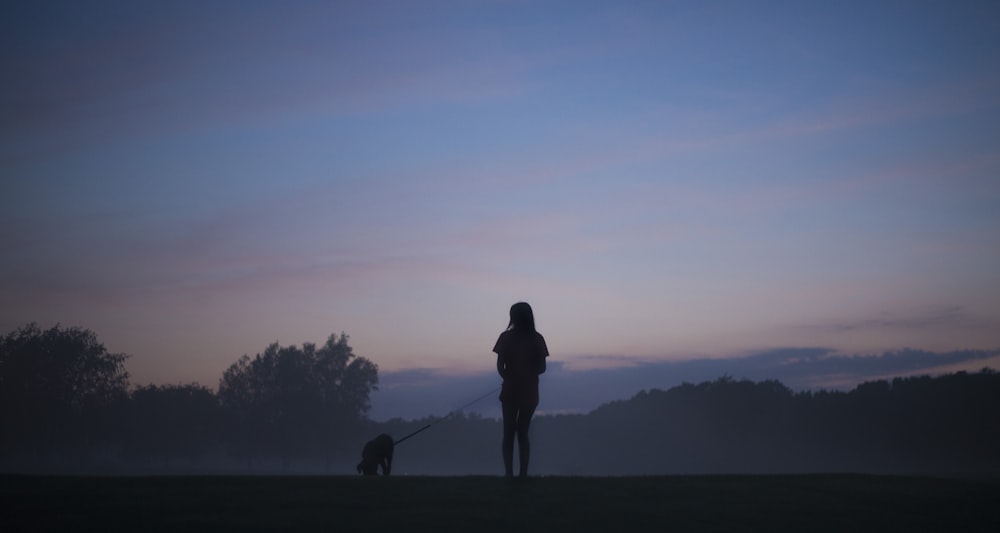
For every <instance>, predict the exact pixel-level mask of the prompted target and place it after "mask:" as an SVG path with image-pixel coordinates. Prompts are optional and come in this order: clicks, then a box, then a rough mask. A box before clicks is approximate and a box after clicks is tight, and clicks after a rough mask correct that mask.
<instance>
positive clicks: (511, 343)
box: [493, 328, 549, 478]
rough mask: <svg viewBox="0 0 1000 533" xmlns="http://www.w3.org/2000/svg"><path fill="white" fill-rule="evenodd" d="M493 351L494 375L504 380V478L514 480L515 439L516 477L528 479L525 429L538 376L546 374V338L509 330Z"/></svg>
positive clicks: (533, 405) (535, 402) (528, 450)
mask: <svg viewBox="0 0 1000 533" xmlns="http://www.w3.org/2000/svg"><path fill="white" fill-rule="evenodd" d="M493 351H494V352H496V354H497V372H499V373H500V375H501V376H503V386H502V387H501V388H500V402H501V404H502V407H503V444H502V447H501V451H502V452H503V465H504V472H505V474H506V476H507V477H508V478H509V477H513V476H514V439H515V437H516V438H517V450H518V459H519V463H520V470H519V475H520V477H526V476H527V475H528V459H529V457H530V453H531V445H530V444H529V441H528V429H529V426H530V424H531V416H532V415H533V414H534V413H535V408H536V407H537V406H538V375H539V374H541V373H542V372H545V358H546V357H548V356H549V349H548V347H547V346H546V345H545V338H544V337H542V335H541V334H540V333H538V332H535V331H531V330H518V329H516V328H515V329H511V330H507V331H504V332H503V333H501V334H500V338H498V339H497V342H496V344H495V345H494V346H493Z"/></svg>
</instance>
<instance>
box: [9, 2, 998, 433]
mask: <svg viewBox="0 0 1000 533" xmlns="http://www.w3.org/2000/svg"><path fill="white" fill-rule="evenodd" d="M4 12H5V14H4V17H3V20H2V21H0V30H2V31H0V42H2V44H3V46H2V47H0V65H2V68H3V72H4V80H5V81H4V82H3V83H2V84H0V95H2V98H0V250H2V252H0V253H2V261H0V301H2V302H3V305H2V308H0V332H3V333H6V332H10V331H13V330H14V329H16V328H17V327H19V326H21V325H24V324H26V323H29V322H37V323H38V324H39V325H40V326H42V327H50V326H52V325H55V324H62V325H63V326H80V327H84V328H88V329H91V330H93V331H95V332H96V333H97V334H98V336H99V339H100V340H101V341H102V342H103V343H104V344H105V346H106V347H107V348H108V349H109V350H111V351H113V352H124V353H127V354H129V355H130V356H131V357H130V358H129V359H128V361H127V363H126V367H127V369H128V371H129V373H130V374H131V381H132V382H133V383H136V384H146V383H188V382H198V383H201V384H204V385H207V386H209V387H213V388H214V387H215V386H216V385H217V383H218V379H219V378H220V377H221V375H222V372H223V371H224V370H225V369H226V368H227V367H228V366H229V365H230V364H232V363H234V362H235V361H236V360H237V359H238V358H239V357H240V356H242V355H244V354H249V355H251V356H252V355H254V354H256V353H259V352H262V351H263V350H264V348H265V347H266V346H267V345H268V344H270V343H273V342H279V343H281V344H282V345H290V344H301V343H304V342H313V343H322V342H323V341H325V339H326V338H327V337H328V336H329V335H331V334H339V333H340V332H345V333H347V334H348V335H349V337H350V341H349V342H350V344H351V346H352V347H353V348H354V351H355V353H356V354H357V355H359V356H362V357H365V358H368V359H370V360H372V361H373V362H375V363H376V364H377V365H378V366H379V369H380V376H381V378H382V383H383V386H382V389H381V390H380V391H379V392H376V393H374V394H373V397H372V398H373V400H372V401H373V412H378V413H379V416H381V417H383V418H386V417H390V416H394V415H398V414H400V413H407V414H415V413H413V412H412V409H411V410H409V411H408V410H406V405H407V404H408V403H409V404H413V405H416V403H415V400H414V398H415V396H416V395H421V397H422V398H423V399H425V400H427V401H431V399H433V400H434V401H436V402H438V404H439V406H438V407H434V405H438V404H433V403H420V404H419V405H420V406H421V408H427V409H432V408H435V409H439V411H438V412H441V411H440V409H444V407H443V406H450V407H455V406H457V405H461V403H462V401H464V400H465V399H469V398H470V397H475V396H477V395H478V393H479V392H485V391H487V390H489V387H491V386H496V385H498V383H496V378H495V371H494V356H493V355H492V354H491V353H490V349H491V347H492V346H493V342H494V341H495V339H496V336H497V335H498V334H499V333H500V331H501V330H503V329H504V328H505V327H506V325H507V320H508V314H507V313H508V310H509V307H510V305H511V304H513V303H514V302H517V301H522V300H523V301H527V302H529V303H530V304H531V305H532V307H533V308H534V311H535V317H536V324H537V326H538V329H539V331H540V332H542V333H543V334H544V335H545V337H546V340H547V342H548V346H549V349H550V353H551V361H552V363H551V364H550V365H551V368H552V369H553V373H552V375H551V376H547V377H546V378H545V379H549V378H551V379H552V380H553V383H555V382H558V381H559V380H560V379H562V380H565V381H567V382H573V381H574V378H577V379H578V381H579V382H580V383H584V382H588V383H589V381H587V379H584V378H585V377H586V376H604V377H605V378H608V379H611V376H619V377H621V376H625V377H621V386H620V387H619V388H615V389H614V391H621V394H622V395H626V396H627V395H629V392H628V391H629V390H630V387H632V385H634V389H635V390H638V389H640V388H643V387H651V386H656V385H657V383H659V382H656V381H653V382H651V381H650V377H651V376H664V377H663V378H662V379H663V384H668V383H671V382H672V381H671V379H673V381H676V379H677V378H678V376H679V375H680V374H683V375H685V376H688V375H692V376H693V375H699V376H700V375H702V374H698V373H687V374H685V373H684V372H681V370H683V369H691V368H694V367H695V366H697V368H705V369H709V370H710V371H711V372H712V373H714V374H715V375H714V376H713V375H712V374H710V373H709V374H705V379H712V378H713V377H718V375H722V374H723V373H728V374H729V375H735V376H736V377H740V376H739V375H736V374H737V372H742V373H743V374H745V375H747V376H753V377H755V378H760V379H766V378H767V377H768V374H767V373H766V372H765V370H767V369H772V370H771V371H768V372H771V374H773V375H774V376H778V375H784V374H781V372H780V368H783V366H782V365H777V366H775V365H773V364H772V363H773V359H768V358H767V357H768V354H774V353H779V354H785V355H789V354H802V353H805V354H810V355H809V357H818V358H820V359H823V358H827V359H829V358H833V359H832V360H835V361H840V362H845V364H846V363H850V362H852V361H853V362H858V361H869V362H870V361H871V357H878V356H880V354H884V353H886V352H892V353H897V354H898V353H903V352H900V350H903V349H904V348H912V349H913V350H916V351H914V352H905V353H903V355H899V356H898V357H903V358H905V357H908V356H907V355H906V354H907V353H908V354H910V355H911V356H912V355H913V354H923V355H920V356H913V357H915V359H914V360H915V361H918V362H920V365H922V366H918V368H913V367H912V365H910V364H909V363H907V364H906V365H898V368H897V367H893V371H896V370H899V371H900V372H902V371H904V370H905V371H906V372H911V373H912V372H915V371H921V370H928V371H930V370H934V369H943V368H947V369H963V368H967V369H970V370H971V369H978V368H982V367H983V366H987V364H989V365H992V366H993V367H994V368H1000V359H998V358H997V351H996V350H998V349H1000V274H998V272H1000V4H997V3H996V2H992V1H985V2H961V1H955V2H923V1H917V0H913V1H910V0H907V1H900V2H893V1H877V2H853V1H845V2H810V1H796V2H764V1H761V2H745V1H737V2H712V1H706V2H673V1H661V2H590V1H566V2H555V1H552V2H549V1H541V2H535V1H483V2H476V1H454V2H442V1H421V2H405V1H395V2H383V1H371V2H296V1H289V2H255V1H239V2H237V1H222V2H215V1H198V2H193V1H191V2H189V1H181V2H145V1H122V2H106V1H92V2H56V1H53V2H12V3H8V4H5V9H4ZM796 350H798V351H796ZM963 350H992V352H989V353H992V354H993V355H992V356H991V357H986V358H985V359H984V357H982V354H978V355H975V356H969V357H966V358H964V359H963V358H961V357H959V358H958V359H955V358H954V357H951V356H949V355H948V354H954V353H966V352H961V351H963ZM927 353H930V354H940V357H938V358H935V357H928V356H927ZM889 359H890V360H893V361H898V360H899V359H892V358H891V357H890V358H889ZM790 360H794V361H801V358H798V355H795V356H794V357H793V358H792V359H790ZM720 361H721V362H720ZM768 361H770V363H769V362H768ZM684 365H688V366H684ZM692 365H694V366H692ZM698 365H701V366H698ZM705 365H707V366H705ZM769 365H770V366H769ZM821 366H822V365H820V366H816V367H814V368H817V369H819V370H816V371H815V372H812V373H810V377H809V378H808V379H806V378H804V377H801V376H800V378H801V379H800V378H792V377H791V376H788V379H791V380H792V381H793V382H796V383H801V384H802V385H803V386H807V385H810V384H811V385H813V386H822V385H824V384H827V385H830V386H835V385H842V384H844V381H843V376H844V375H850V376H854V377H855V378H856V379H858V380H860V379H862V378H864V377H867V376H873V375H882V374H879V373H878V372H875V371H874V370H873V371H872V372H871V373H868V374H864V373H851V372H848V373H847V374H844V373H843V372H839V373H837V372H833V371H832V370H830V369H829V368H827V369H826V370H823V368H826V367H822V368H821ZM865 368H868V367H865ZM628 369H645V370H651V369H659V370H657V371H656V372H653V371H650V372H635V371H627V370H628ZM661 370H662V371H663V372H660V371H661ZM884 371H885V369H879V372H882V373H883V374H884ZM658 372H659V373H658ZM671 372H674V374H671ZM595 373H596V374H595ZM630 375H631V376H632V377H631V378H627V376H630ZM558 376H562V377H561V378H560V377H558ZM669 376H673V378H671V377H669ZM626 378H627V379H626ZM588 379H589V378H588ZM601 379H604V378H601ZM614 379H619V378H618V377H616V378H614ZM796 379H798V381H796ZM428 380H429V381H428ZM470 380H472V381H470ZM428 383H432V384H434V386H433V387H430V388H428V387H427V386H426V385H427V384H428ZM463 383H464V384H468V383H473V384H477V386H478V384H482V385H484V386H482V387H480V389H481V390H479V391H478V392H476V391H475V390H474V387H473V388H468V390H466V389H465V388H463V387H464V386H465V385H462V384H463ZM544 383H545V382H544V381H543V388H544V387H545V384H544ZM597 383H598V385H594V386H593V387H591V390H592V391H593V390H597V389H600V385H599V383H600V379H598V380H597ZM469 387H472V386H471V385H469ZM607 394H609V393H607V392H605V393H601V394H592V395H591V396H589V398H590V400H588V401H589V402H590V403H593V401H594V398H597V397H598V396H600V397H604V396H607ZM616 394H617V392H616ZM407 395H410V396H407ZM584 396H586V395H584ZM389 398H393V399H392V400H389ZM543 398H544V393H543ZM543 402H544V400H543ZM563 403H565V402H563ZM563 403H560V404H559V405H558V406H556V405H555V404H553V407H552V408H551V409H550V410H552V411H555V410H560V409H566V410H573V409H580V408H582V406H584V404H588V403H587V402H586V401H583V400H581V402H579V403H577V404H573V405H569V404H566V405H563ZM588 405H589V404H588ZM543 407H544V406H543ZM445 410H446V409H445Z"/></svg>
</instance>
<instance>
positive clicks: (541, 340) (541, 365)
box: [538, 335, 549, 374]
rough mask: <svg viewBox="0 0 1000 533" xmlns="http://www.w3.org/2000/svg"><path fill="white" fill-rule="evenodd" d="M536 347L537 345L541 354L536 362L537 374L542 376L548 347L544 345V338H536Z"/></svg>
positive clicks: (547, 355)
mask: <svg viewBox="0 0 1000 533" xmlns="http://www.w3.org/2000/svg"><path fill="white" fill-rule="evenodd" d="M538 345H539V346H538V347H539V348H540V350H539V351H540V352H541V353H540V355H541V357H539V361H538V373H539V374H544V373H545V360H546V359H548V358H549V347H548V346H546V345H545V337H542V336H541V335H539V336H538Z"/></svg>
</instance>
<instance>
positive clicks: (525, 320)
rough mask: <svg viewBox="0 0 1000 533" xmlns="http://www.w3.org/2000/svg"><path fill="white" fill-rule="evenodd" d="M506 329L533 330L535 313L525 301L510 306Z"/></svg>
mask: <svg viewBox="0 0 1000 533" xmlns="http://www.w3.org/2000/svg"><path fill="white" fill-rule="evenodd" d="M507 329H508V330H512V329H516V330H519V331H531V332H534V331H535V314H534V313H533V312H532V311H531V306H530V305H528V304H527V302H517V303H516V304H514V305H512V306H510V323H509V324H507Z"/></svg>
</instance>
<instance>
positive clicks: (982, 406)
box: [0, 324, 1000, 475]
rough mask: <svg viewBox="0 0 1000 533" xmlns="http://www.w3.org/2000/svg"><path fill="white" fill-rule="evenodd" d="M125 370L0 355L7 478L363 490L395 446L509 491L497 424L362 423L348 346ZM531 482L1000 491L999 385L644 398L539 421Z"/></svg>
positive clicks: (971, 381) (401, 469) (35, 342)
mask: <svg viewBox="0 0 1000 533" xmlns="http://www.w3.org/2000/svg"><path fill="white" fill-rule="evenodd" d="M125 360H126V356H125V355H123V354H113V353H109V352H108V351H107V350H106V349H105V348H104V346H103V345H102V344H100V343H99V342H98V341H97V337H96V335H95V334H94V333H93V332H91V331H89V330H84V329H79V328H60V327H59V326H56V327H54V328H51V329H48V330H42V329H40V328H38V326H37V325H34V324H29V325H27V326H24V327H22V328H19V329H18V330H16V331H14V332H11V333H9V334H7V335H4V336H3V337H0V428H2V429H0V472H6V473H107V474H118V473H148V474H157V473H227V474H240V473H247V474H266V473H276V474H277V473H294V474H307V473H308V474H312V473H315V474H354V473H355V472H354V465H355V464H356V463H357V462H358V460H359V459H360V453H361V447H362V446H363V444H364V442H365V441H367V440H368V439H370V438H372V437H374V436H375V435H378V434H380V433H388V434H390V435H392V436H394V437H395V438H396V439H399V438H401V437H403V436H405V435H408V434H410V433H412V432H414V431H417V430H419V429H421V428H423V427H424V426H427V425H428V424H431V427H430V428H428V429H427V430H426V431H423V432H421V433H419V434H418V435H416V436H414V437H413V438H412V439H409V440H407V441H405V442H402V443H400V444H399V445H398V446H397V449H396V454H395V462H394V468H393V473H394V474H396V475H400V474H404V475H405V474H414V475H425V474H426V475H452V474H455V475H457V474H500V473H501V471H502V466H501V461H500V423H499V421H497V420H494V419H490V418H483V417H480V416H476V415H466V414H464V413H461V412H459V413H455V414H452V415H450V416H447V417H444V418H441V417H429V418H425V419H420V420H402V419H393V420H389V421H386V422H374V421H371V420H369V419H368V418H367V412H368V397H369V394H370V392H371V391H372V390H374V389H375V388H376V387H377V383H378V375H377V368H376V366H375V365H374V364H373V363H371V362H370V361H368V360H367V359H365V358H363V357H357V356H355V355H354V354H353V352H352V350H351V348H350V346H349V345H348V343H347V336H346V335H344V334H341V335H339V336H337V335H331V336H330V338H329V339H328V340H327V342H326V343H325V344H324V345H322V346H316V345H313V344H304V345H302V346H301V347H297V346H288V347H282V346H279V345H277V344H273V345H271V346H269V347H267V349H265V350H264V351H263V352H261V353H259V354H257V355H256V356H254V357H248V356H244V357H243V358H240V359H239V360H238V361H236V362H235V363H233V365H232V366H230V367H229V369H228V370H227V371H226V372H225V374H224V375H223V377H222V378H221V379H220V383H219V388H218V391H213V390H211V389H209V388H207V387H205V386H202V385H199V384H182V385H164V386H156V385H147V386H138V387H135V386H131V385H130V384H129V382H128V374H127V372H126V371H125V368H124V362H125ZM531 437H532V472H533V473H536V474H558V475H643V474H703V473H806V472H870V473H897V474H901V473H919V474H975V475H996V474H998V473H1000V373H998V372H996V371H994V370H990V369H983V370H981V371H979V372H976V373H966V372H958V373H954V374H948V375H943V376H937V377H928V376H921V377H907V378H896V379H892V380H879V381H871V382H866V383H863V384H861V385H858V386H857V387H855V388H854V389H853V390H850V391H846V392H843V391H822V390H821V391H803V392H793V391H792V390H790V389H789V388H787V387H786V386H784V385H783V384H781V383H780V382H778V381H773V380H770V381H760V382H753V381H747V380H735V379H732V378H729V377H725V376H724V377H721V378H719V379H716V380H715V381H710V382H704V383H698V384H690V383H685V384H683V385H680V386H677V387H673V388H670V389H669V390H658V389H653V390H646V391H642V392H639V393H638V394H636V395H635V396H633V397H632V398H630V399H627V400H621V401H615V402H611V403H608V404H604V405H602V406H600V407H598V408H597V409H595V410H593V411H591V412H589V413H587V414H579V415H551V416H537V417H536V418H535V420H534V422H533V423H532V431H531Z"/></svg>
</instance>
